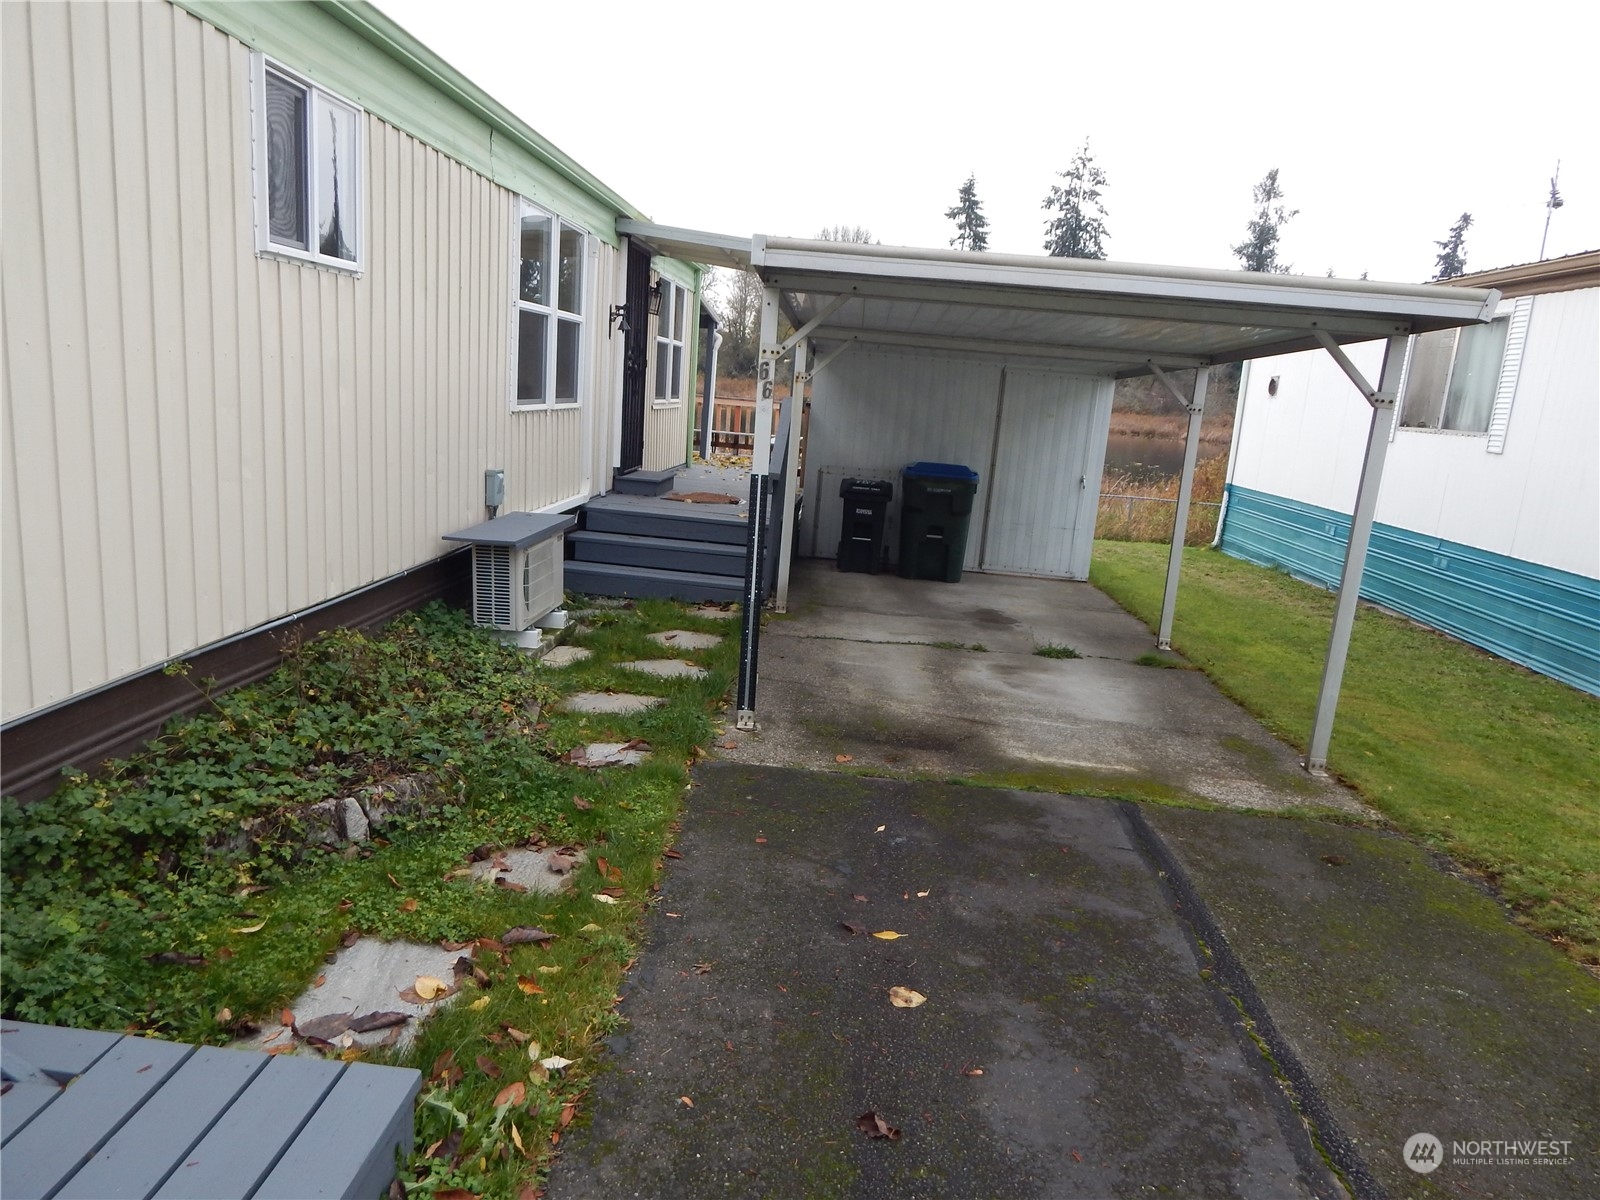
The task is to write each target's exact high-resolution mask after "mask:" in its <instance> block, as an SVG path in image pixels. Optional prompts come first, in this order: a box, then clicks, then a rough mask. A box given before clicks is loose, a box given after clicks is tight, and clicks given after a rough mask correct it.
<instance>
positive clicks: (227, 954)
mask: <svg viewBox="0 0 1600 1200" xmlns="http://www.w3.org/2000/svg"><path fill="white" fill-rule="evenodd" d="M217 957H218V958H220V959H224V960H226V959H230V958H232V957H233V947H231V946H218V947H217Z"/></svg>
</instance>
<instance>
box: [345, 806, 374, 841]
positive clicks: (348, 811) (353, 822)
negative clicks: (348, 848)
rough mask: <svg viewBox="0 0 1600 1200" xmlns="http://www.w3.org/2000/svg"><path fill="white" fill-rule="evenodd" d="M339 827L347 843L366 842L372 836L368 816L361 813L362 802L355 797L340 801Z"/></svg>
mask: <svg viewBox="0 0 1600 1200" xmlns="http://www.w3.org/2000/svg"><path fill="white" fill-rule="evenodd" d="M339 827H340V831H341V832H342V833H343V834H344V837H345V840H346V841H350V842H364V841H366V840H367V838H368V837H370V836H371V830H370V828H369V827H368V823H367V814H366V813H364V812H363V811H361V802H360V801H359V800H357V799H356V798H355V797H354V796H346V797H345V798H344V799H342V800H340V801H339Z"/></svg>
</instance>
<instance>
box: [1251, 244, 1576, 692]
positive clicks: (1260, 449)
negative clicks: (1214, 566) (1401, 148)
mask: <svg viewBox="0 0 1600 1200" xmlns="http://www.w3.org/2000/svg"><path fill="white" fill-rule="evenodd" d="M1444 286H1464V287H1475V288H1495V289H1498V290H1499V291H1500V293H1501V295H1502V297H1503V299H1502V301H1501V304H1500V308H1499V312H1498V314H1497V316H1496V319H1495V320H1494V321H1492V322H1491V323H1490V324H1487V325H1482V326H1476V327H1472V328H1466V329H1461V330H1454V329H1448V330H1441V331H1439V332H1436V333H1429V334H1424V335H1423V336H1421V337H1417V338H1414V339H1413V340H1412V343H1411V350H1410V355H1409V359H1408V361H1407V365H1406V370H1405V375H1404V377H1403V380H1402V384H1401V397H1400V411H1399V417H1398V421H1397V422H1396V428H1395V430H1394V433H1393V435H1392V440H1391V441H1390V443H1389V445H1388V462H1387V464H1386V467H1385V471H1384V477H1383V486H1382V490H1381V491H1380V492H1379V496H1378V509H1377V524H1376V526H1375V528H1374V530H1373V536H1372V546H1371V550H1370V551H1369V554H1368V560H1367V569H1366V576H1365V581H1364V584H1363V587H1362V595H1363V596H1364V597H1365V598H1367V599H1369V600H1371V601H1373V602H1374V603H1377V604H1380V605H1382V606H1384V607H1386V608H1390V609H1393V610H1395V611H1396V612H1400V613H1403V614H1405V615H1406V616H1408V617H1411V618H1413V619H1414V620H1417V621H1419V622H1422V623H1423V624H1426V625H1430V626H1432V627H1433V628H1435V629H1440V630H1443V631H1445V632H1447V633H1450V634H1454V635H1455V636H1457V637H1459V638H1462V639H1463V640H1465V641H1468V642H1471V643H1473V644H1474V645H1478V646H1481V647H1483V648H1484V649H1487V650H1491V651H1493V652H1494V653H1496V654H1500V655H1503V656H1504V657H1506V658H1509V659H1511V660H1513V661H1514V662H1518V663H1522V664H1523V665H1525V666H1528V667H1531V668H1532V669H1534V670H1536V671H1540V672H1542V673H1544V674H1547V675H1551V676H1553V677H1555V678H1557V679H1561V680H1564V681H1565V682H1567V683H1570V684H1572V685H1573V686H1575V687H1579V688H1582V689H1584V690H1585V691H1588V692H1592V693H1596V694H1600V252H1591V253H1587V254H1578V255H1572V256H1570V257H1567V258H1560V259H1555V260H1552V261H1548V262H1539V263H1530V264H1527V265H1524V266H1517V267H1508V268H1505V269H1503V270H1497V271H1483V272H1479V273H1477V274H1473V275H1467V276H1463V277H1462V278H1460V279H1455V280H1451V281H1450V284H1449V285H1444ZM1350 356H1351V358H1352V359H1354V360H1355V362H1356V363H1357V365H1358V366H1361V367H1363V368H1364V369H1366V370H1369V371H1370V372H1371V373H1372V375H1373V376H1374V377H1375V376H1376V374H1377V370H1378V364H1379V361H1380V359H1381V356H1382V347H1381V345H1380V344H1377V343H1373V344H1371V345H1366V346H1356V347H1353V348H1352V349H1351V351H1350ZM1350 390H1351V388H1350V384H1349V382H1348V381H1347V380H1346V379H1345V377H1344V375H1343V374H1341V373H1340V371H1339V369H1338V368H1337V367H1336V366H1335V365H1334V363H1333V362H1332V361H1331V360H1330V359H1329V358H1328V356H1327V355H1325V354H1322V353H1320V352H1308V353H1302V354H1290V355H1285V356H1282V357H1279V358H1272V359H1264V360H1260V361H1257V362H1254V363H1251V364H1250V373H1249V378H1248V381H1247V384H1246V386H1245V389H1244V394H1243V395H1242V397H1241V399H1240V402H1239V411H1238V415H1237V417H1236V420H1235V426H1234V446H1233V458H1232V463H1231V466H1230V469H1229V484H1228V492H1227V506H1226V509H1225V511H1224V518H1223V524H1222V530H1221V535H1220V538H1221V545H1222V548H1223V549H1224V550H1225V551H1227V552H1228V553H1230V554H1233V555H1236V556H1237V557H1240V558H1244V559H1248V560H1249V561H1251V562H1256V563H1262V564H1265V565H1268V566H1276V567H1282V568H1284V569H1286V570H1288V571H1290V572H1292V573H1294V574H1296V575H1299V576H1301V577H1303V578H1306V579H1310V580H1314V581H1316V582H1318V583H1322V584H1325V585H1328V586H1332V585H1333V584H1334V583H1335V582H1336V581H1337V579H1338V576H1339V566H1340V561H1341V557H1342V555H1343V551H1344V544H1345V539H1346V535H1347V531H1348V529H1349V523H1350V517H1349V514H1350V511H1351V506H1352V503H1353V501H1354V499H1355V495H1356V485H1357V483H1358V477H1359V474H1360V470H1361V462H1362V452H1363V448H1364V446H1365V442H1366V434H1367V421H1366V414H1365V413H1363V412H1362V411H1361V410H1360V407H1359V406H1358V405H1355V404H1348V403H1344V404H1341V403H1334V402H1331V401H1334V400H1338V399H1340V398H1342V397H1345V396H1347V395H1348V394H1349V393H1350Z"/></svg>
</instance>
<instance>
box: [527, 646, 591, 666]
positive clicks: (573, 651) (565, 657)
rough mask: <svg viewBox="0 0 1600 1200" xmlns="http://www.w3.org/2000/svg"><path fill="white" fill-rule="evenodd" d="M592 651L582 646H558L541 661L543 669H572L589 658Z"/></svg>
mask: <svg viewBox="0 0 1600 1200" xmlns="http://www.w3.org/2000/svg"><path fill="white" fill-rule="evenodd" d="M589 654H590V651H588V650H585V649H584V648H583V647H582V646H557V647H556V648H555V649H554V650H552V651H550V653H548V654H546V655H545V656H544V657H543V658H541V659H540V660H539V665H540V666H541V667H570V666H571V665H572V664H573V663H580V662H582V661H583V660H584V659H586V658H588V657H589Z"/></svg>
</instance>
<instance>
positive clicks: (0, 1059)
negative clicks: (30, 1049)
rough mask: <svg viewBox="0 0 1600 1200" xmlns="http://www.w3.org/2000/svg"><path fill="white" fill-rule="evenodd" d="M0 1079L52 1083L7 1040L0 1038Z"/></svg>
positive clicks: (52, 1081)
mask: <svg viewBox="0 0 1600 1200" xmlns="http://www.w3.org/2000/svg"><path fill="white" fill-rule="evenodd" d="M0 1079H6V1080H12V1081H15V1082H17V1083H54V1082H56V1081H55V1080H54V1079H51V1078H50V1076H48V1075H46V1074H45V1073H44V1072H43V1071H42V1070H40V1069H39V1068H38V1067H36V1066H34V1065H33V1064H32V1063H31V1062H29V1061H28V1060H27V1059H25V1058H23V1057H22V1055H21V1054H19V1053H18V1052H17V1049H16V1047H14V1046H13V1045H12V1044H11V1042H10V1041H9V1040H0Z"/></svg>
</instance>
